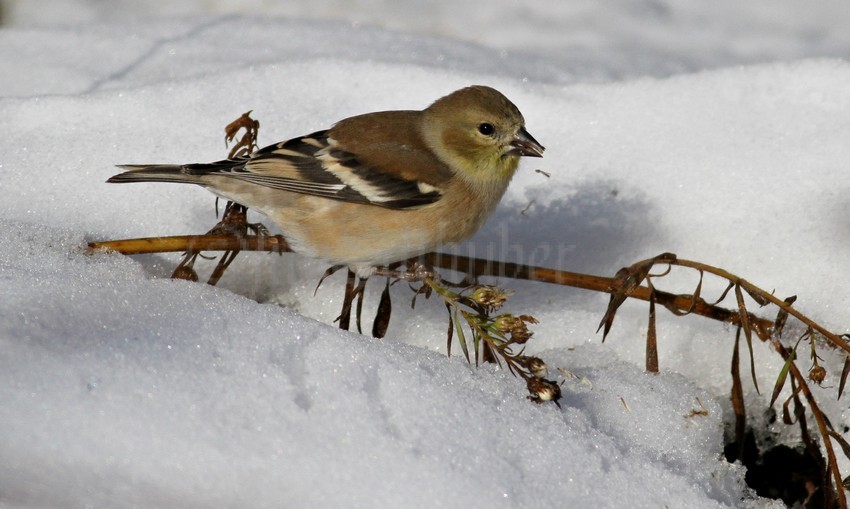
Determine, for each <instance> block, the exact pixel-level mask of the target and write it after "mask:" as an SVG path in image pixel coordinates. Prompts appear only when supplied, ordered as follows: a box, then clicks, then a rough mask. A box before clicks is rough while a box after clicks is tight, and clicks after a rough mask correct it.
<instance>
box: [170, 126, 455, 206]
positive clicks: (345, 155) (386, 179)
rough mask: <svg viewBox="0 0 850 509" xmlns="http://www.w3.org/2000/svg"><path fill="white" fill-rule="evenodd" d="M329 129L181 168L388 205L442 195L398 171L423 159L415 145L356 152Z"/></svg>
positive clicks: (417, 202) (420, 201) (417, 203)
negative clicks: (348, 148) (345, 145)
mask: <svg viewBox="0 0 850 509" xmlns="http://www.w3.org/2000/svg"><path fill="white" fill-rule="evenodd" d="M331 132H332V131H327V130H326V131H318V132H315V133H312V134H309V135H307V136H302V137H300V138H294V139H291V140H288V141H285V142H281V143H277V144H274V145H270V146H268V147H265V148H262V149H260V150H258V151H257V152H254V153H253V154H251V155H250V156H247V157H243V158H237V159H228V160H224V161H218V162H214V163H207V164H190V165H186V166H184V167H183V171H184V172H185V173H188V174H193V175H216V176H227V177H231V178H235V179H239V180H242V181H245V182H250V183H252V184H256V185H260V186H266V187H270V188H274V189H280V190H283V191H291V192H294V193H302V194H309V195H314V196H321V197H324V198H330V199H334V200H342V201H348V202H354V203H364V204H371V205H378V206H381V207H387V208H393V209H406V208H415V207H420V206H423V205H428V204H430V203H434V202H435V201H437V200H439V199H440V197H441V196H442V193H443V191H442V190H441V189H440V188H439V187H438V186H436V185H433V184H431V183H428V182H426V181H425V180H424V179H423V180H417V179H413V178H409V177H405V176H403V175H410V173H409V172H408V171H407V168H399V167H400V166H401V167H404V166H408V165H409V166H411V167H416V166H417V165H420V164H422V161H421V159H422V157H425V156H423V155H421V154H417V152H416V151H415V150H411V149H410V148H409V147H407V146H402V147H400V146H398V145H396V144H384V146H383V147H382V148H381V147H375V146H373V145H369V146H367V147H366V150H365V151H364V152H365V153H364V155H363V156H361V155H358V154H355V153H353V151H348V150H346V149H345V147H344V145H343V144H342V143H340V142H338V141H337V140H335V139H334V138H333V137H331V135H330V133H331ZM376 151H383V153H382V156H381V157H379V158H378V159H380V160H383V161H385V162H384V164H380V163H377V164H376V163H375V162H373V161H372V160H373V159H375V158H374V157H370V154H374V153H375V152H376ZM426 156H427V155H426ZM429 162H430V161H429Z"/></svg>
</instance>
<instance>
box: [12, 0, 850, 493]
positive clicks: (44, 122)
mask: <svg viewBox="0 0 850 509" xmlns="http://www.w3.org/2000/svg"><path fill="white" fill-rule="evenodd" d="M202 3H203V2H197V3H196V4H197V6H200V5H201V4H202ZM37 4H39V2H16V3H12V4H11V5H12V6H13V9H12V10H11V12H12V13H16V14H15V15H14V16H11V19H12V20H13V21H14V22H15V23H16V25H15V26H13V27H11V28H5V29H3V30H0V96H1V98H0V118H3V122H2V123H0V133H1V134H2V137H0V139H2V140H3V141H2V142H0V143H2V150H0V192H2V198H3V199H2V200H0V239H2V243H3V245H4V246H6V248H5V249H4V250H3V251H2V252H0V297H2V304H0V429H2V430H3V433H2V434H0V505H2V506H3V507H16V508H18V507H20V508H25V507H111V508H113V507H114V508H121V507H538V506H543V507H545V506H554V507H612V508H614V507H618V508H619V507H624V506H628V507H653V508H655V507H665V506H666V507H692V508H715V507H758V508H767V507H781V506H782V504H780V503H779V502H776V501H770V500H764V499H758V498H757V497H755V496H754V495H752V494H751V493H750V492H749V491H748V490H747V488H746V487H745V486H744V483H743V476H744V469H743V467H741V466H739V465H731V464H728V463H726V462H725V461H724V460H723V459H722V448H723V422H724V414H728V412H729V408H728V407H729V404H728V402H727V394H728V390H729V384H730V381H729V376H728V374H727V373H728V366H729V361H730V358H731V345H732V339H733V337H734V333H733V331H731V330H729V328H728V327H724V326H723V325H720V324H717V323H714V322H710V321H708V320H704V319H700V318H697V317H690V318H684V319H682V318H672V317H670V316H669V315H667V314H662V316H661V319H660V320H659V336H660V337H659V340H660V345H661V367H662V373H661V374H660V375H658V376H651V375H647V374H644V373H643V371H642V369H641V366H642V364H643V348H644V347H643V334H644V332H645V327H646V319H645V314H646V306H645V305H642V304H627V305H626V306H624V308H623V309H622V311H621V312H620V313H619V315H618V317H617V321H616V323H615V325H614V330H613V333H612V334H611V336H610V337H609V339H608V340H607V341H606V342H605V343H604V344H602V343H601V338H600V337H599V336H598V335H597V334H596V333H595V331H596V327H597V325H598V323H599V319H600V318H601V315H602V313H603V312H604V309H605V304H606V300H607V299H606V298H605V297H604V296H601V295H595V294H591V293H588V292H583V291H577V290H571V289H565V288H560V287H554V286H547V285H542V284H536V283H528V282H514V281H501V283H502V284H504V285H505V286H507V287H509V288H511V289H514V290H515V291H516V294H515V295H514V296H513V297H512V298H511V300H510V301H509V307H508V308H509V310H510V311H513V312H516V313H521V312H529V313H532V314H534V315H535V316H536V317H537V318H538V319H539V320H540V321H541V323H540V325H538V326H536V327H535V329H534V330H535V331H536V334H535V337H534V339H533V340H532V341H531V343H530V344H529V348H530V350H531V351H533V352H534V353H536V354H539V355H540V356H541V357H542V358H543V359H544V360H545V361H546V362H547V363H548V364H549V366H550V367H552V368H554V367H563V368H565V369H568V370H570V371H572V372H574V373H577V374H579V375H581V376H584V377H586V378H587V379H589V380H590V382H591V383H592V385H591V386H588V385H585V384H580V383H577V382H574V381H567V382H565V384H564V386H563V390H564V398H563V400H562V404H561V408H560V409H559V408H557V407H555V406H554V405H533V404H531V403H529V402H528V401H526V400H525V388H524V385H523V384H522V383H520V382H519V381H518V380H517V379H515V378H513V377H512V376H511V375H510V374H509V373H507V372H502V371H498V370H496V369H493V368H492V367H489V366H484V367H481V368H475V367H471V366H468V365H467V364H466V363H465V362H464V361H463V360H462V358H460V357H458V356H455V357H452V358H451V359H447V358H446V357H445V355H444V351H445V325H446V322H445V316H444V315H445V312H444V310H443V308H442V306H441V305H439V304H438V303H436V302H428V301H424V300H419V301H418V303H417V306H416V309H415V310H410V309H408V308H407V307H406V306H405V305H404V304H405V303H406V302H407V300H408V299H409V298H410V293H409V291H408V290H406V288H404V287H403V285H396V287H395V288H394V289H393V294H394V298H395V299H394V302H395V306H394V314H393V320H392V323H391V325H390V329H389V333H388V337H387V338H386V339H385V340H382V341H379V340H375V339H371V338H368V337H364V336H361V335H358V334H355V333H349V332H341V331H339V330H338V329H336V328H335V326H334V325H333V323H332V322H333V319H334V317H335V316H336V314H337V313H338V311H339V304H340V303H339V297H340V296H341V291H342V285H343V281H342V277H340V276H337V277H335V278H331V279H330V280H328V281H326V282H325V284H324V285H323V286H322V288H321V289H320V290H319V292H318V294H317V295H316V296H314V295H313V291H314V288H315V284H316V282H317V281H318V278H319V276H320V275H321V273H322V271H323V270H324V269H325V267H324V266H323V265H322V264H321V263H318V262H316V261H311V260H305V259H301V258H299V257H297V256H294V255H285V256H277V255H267V254H255V253H252V254H243V255H240V257H239V259H237V261H236V262H235V263H234V265H233V266H232V267H231V268H230V269H229V271H228V273H227V274H226V275H225V277H224V278H223V280H222V282H221V283H220V285H219V287H216V288H213V287H208V286H206V285H202V284H191V283H187V282H181V281H172V280H169V279H167V275H168V274H169V273H170V271H171V270H172V269H173V267H174V265H175V263H176V261H177V259H178V257H177V256H176V255H171V256H165V255H162V256H139V257H133V258H127V257H122V256H119V255H114V254H98V255H95V256H87V255H86V254H85V246H86V243H87V242H88V241H91V240H103V239H117V238H126V237H136V236H155V235H169V234H183V233H199V232H202V231H205V230H206V229H207V228H209V227H210V226H211V225H212V224H213V223H214V221H215V218H214V207H213V199H212V198H211V195H209V194H208V193H206V192H205V191H203V190H202V189H195V188H191V187H186V186H170V185H163V184H152V185H147V184H139V185H133V186H111V185H106V184H104V180H105V179H106V178H108V177H109V176H111V175H112V174H114V173H115V171H116V170H115V168H114V167H113V165H114V164H118V163H141V162H179V161H206V160H214V159H218V158H221V157H222V156H223V155H224V153H225V148H224V146H223V144H222V129H223V126H224V125H226V124H227V123H228V122H230V121H231V120H232V119H234V118H235V117H236V116H238V115H239V114H241V113H242V112H244V111H246V110H249V109H253V110H254V116H255V118H259V119H260V121H261V124H262V128H261V131H260V137H261V139H260V141H261V143H271V142H273V141H278V140H281V139H286V138H288V137H291V136H295V135H298V134H303V133H306V132H310V131H312V130H316V129H320V128H324V127H327V126H329V125H330V124H331V123H332V122H334V121H335V120H338V119H340V118H343V117H345V116H348V115H352V114H356V113H363V112H366V111H371V110H378V109H406V108H421V107H424V106H426V105H427V104H428V103H429V102H431V101H432V100H434V99H436V98H437V97H440V96H442V95H444V94H446V93H448V92H450V91H452V90H454V89H456V88H460V87H462V86H465V85H468V84H472V83H484V84H489V85H492V86H495V87H497V88H499V89H500V90H502V91H503V92H504V93H505V94H506V95H507V96H508V97H510V98H511V99H512V100H513V101H514V102H515V103H516V104H517V105H518V106H519V107H520V109H521V110H522V111H523V113H524V115H525V117H526V121H527V125H528V128H529V130H530V132H532V133H533V134H534V136H535V137H536V138H537V139H538V140H540V141H541V143H543V144H544V145H545V146H546V147H547V152H546V157H544V158H543V159H541V160H533V161H525V162H524V163H523V166H522V168H521V171H520V173H519V174H518V175H517V177H516V179H515V182H514V183H512V185H511V188H510V189H509V191H508V194H507V196H506V197H505V199H504V200H503V203H502V205H501V206H500V208H499V209H498V210H497V212H496V213H495V214H494V217H493V218H492V219H491V220H490V221H489V222H488V223H487V225H485V227H484V228H483V229H482V230H481V231H480V232H479V234H478V235H476V237H475V238H474V239H473V240H472V241H470V242H468V243H466V244H463V245H461V246H457V247H455V248H453V249H454V250H455V251H457V252H460V253H463V254H473V255H476V256H486V257H492V258H498V259H506V260H512V261H521V262H528V263H535V264H539V265H545V266H553V267H559V268H566V269H570V270H577V271H584V272H591V273H599V274H607V275H610V274H613V273H614V272H616V270H617V269H618V268H619V267H621V266H623V265H626V264H629V263H632V262H634V261H637V260H639V259H642V258H646V257H648V256H652V255H655V254H658V253H661V252H664V251H673V252H675V253H677V254H678V255H680V256H682V257H685V258H689V259H695V260H700V261H704V262H706V263H711V264H713V265H717V266H721V267H724V268H726V269H728V270H730V271H732V272H734V273H737V274H739V275H742V276H744V277H746V278H747V279H749V280H750V281H753V282H755V283H756V284H761V285H763V286H764V287H766V288H768V289H773V288H775V289H776V292H777V294H778V295H780V296H783V297H784V296H787V295H790V294H797V295H798V296H799V300H798V303H799V305H800V307H801V309H803V310H805V311H807V312H809V314H811V315H812V316H813V317H814V318H816V319H817V320H819V321H820V322H821V323H823V324H824V325H825V326H827V327H829V328H831V329H833V330H835V331H837V332H846V331H847V328H846V326H847V323H846V317H847V316H848V312H850V288H848V285H847V284H846V279H847V262H846V254H847V252H848V248H850V193H848V191H850V172H848V171H847V168H846V165H847V161H848V160H850V145H848V143H847V133H848V132H850V89H848V87H847V86H846V84H847V83H848V82H850V64H848V63H847V62H846V60H844V59H846V58H847V57H848V56H850V55H848V54H847V50H846V48H847V47H848V46H847V42H848V41H847V39H848V38H850V36H848V34H847V33H846V30H845V27H846V21H847V19H846V18H847V12H846V9H839V8H836V7H835V6H836V5H838V4H835V3H833V4H830V3H828V2H824V3H818V4H816V5H806V6H796V4H794V3H791V2H787V3H786V7H788V10H787V11H781V10H780V9H775V10H771V11H769V12H763V11H760V10H759V9H758V8H756V7H746V6H739V5H738V2H731V1H729V2H721V3H719V4H717V5H714V4H712V6H711V7H709V6H705V7H702V6H696V5H689V4H685V3H682V2H675V1H672V0H671V1H668V2H654V3H641V4H639V5H640V7H638V6H637V5H638V4H634V3H630V2H624V1H615V0H609V1H607V2H602V3H598V4H597V3H596V2H583V3H581V2H579V3H571V4H570V7H559V8H555V7H552V11H551V12H550V11H549V10H548V9H549V7H543V6H544V5H546V4H543V3H539V4H534V7H529V8H527V9H519V11H517V8H516V7H515V4H514V3H513V2H507V1H502V2H498V1H497V2H493V1H491V2H487V7H486V10H483V11H484V12H486V13H490V14H489V15H485V14H479V11H477V10H474V9H475V8H474V7H473V5H474V4H469V5H470V6H469V7H464V8H463V10H462V14H463V15H462V16H460V17H453V16H452V12H451V8H450V7H449V6H453V5H456V4H455V3H449V2H447V3H444V4H438V8H435V9H432V10H423V9H422V8H419V10H417V11H416V14H415V15H414V16H411V15H405V14H404V11H403V10H401V8H400V7H397V6H398V5H401V4H403V5H407V6H408V7H411V6H414V7H415V6H417V5H419V4H418V3H415V2H410V3H408V2H403V3H399V2H396V3H392V4H389V3H388V4H381V3H379V2H359V3H357V4H358V5H359V6H360V7H356V8H350V10H346V9H343V8H340V5H346V4H345V3H341V2H340V3H337V2H330V1H327V2H315V3H311V5H313V7H311V8H310V9H308V10H306V11H299V12H294V11H287V10H286V9H285V8H283V9H282V10H280V11H278V13H280V14H286V15H289V16H290V17H289V18H286V19H283V18H280V19H277V18H266V19H260V18H257V17H233V16H221V17H204V16H199V15H198V14H197V12H196V11H193V10H192V7H191V3H189V5H190V7H188V8H187V9H188V10H186V11H179V12H177V14H181V15H189V16H188V17H186V18H178V19H174V18H171V19H148V20H147V21H144V22H139V21H134V20H133V19H134V18H144V17H149V18H151V17H152V13H153V12H154V7H156V8H165V6H167V5H169V4H168V3H161V4H160V3H159V2H151V3H150V5H149V6H148V7H149V10H148V11H144V13H143V14H145V16H141V15H140V13H141V12H142V10H143V8H142V7H139V6H140V5H142V6H144V5H147V4H144V3H131V2H118V3H116V4H115V5H117V6H119V7H116V8H111V7H110V8H105V7H104V6H103V5H102V4H101V2H96V1H93V0H92V1H82V0H78V1H73V2H71V1H69V2H64V3H63V2H57V1H55V0H54V1H51V2H47V1H46V0H45V2H43V3H41V5H42V6H44V5H49V6H50V7H51V8H52V9H48V10H42V11H40V12H41V13H44V12H48V13H51V14H49V15H39V16H38V17H36V16H35V15H34V14H30V15H29V17H28V15H27V14H26V13H27V12H30V13H32V12H34V11H31V10H30V11H28V9H30V8H31V7H32V6H33V5H37ZM213 4H214V5H215V6H218V7H215V8H214V9H219V8H220V9H221V11H220V12H225V11H229V10H231V9H232V5H233V4H227V3H224V2H216V3H213ZM181 5H186V4H181ZM228 5H229V6H230V7H228ZM258 5H261V7H263V8H265V4H258ZM383 6H386V7H387V9H384V10H383V13H384V17H376V18H375V20H376V21H375V22H374V23H373V24H364V23H365V22H368V21H369V20H370V18H369V16H367V15H363V12H364V9H365V8H366V7H371V8H372V9H365V10H366V11H368V12H375V11H377V10H380V9H378V7H383ZM390 6H392V7H390ZM627 6H628V7H627ZM795 6H796V7H795ZM830 6H832V7H830ZM255 7H256V6H255ZM196 8H197V9H200V8H201V7H196ZM830 8H832V9H833V11H829V9H830ZM653 9H654V10H653ZM272 10H274V9H272ZM206 12H207V13H208V12H209V11H206ZM240 12H244V11H240ZM494 12H498V13H499V14H498V15H497V14H494ZM22 13H23V14H22ZM165 13H166V14H169V15H173V14H175V11H165ZM296 14H298V15H299V16H300V17H296ZM51 19H52V20H53V21H52V22H51ZM325 20H330V21H325ZM588 20H592V21H594V23H591V22H589V21H588ZM724 20H735V21H724ZM83 21H85V22H88V21H101V22H102V21H110V22H111V23H109V24H99V25H75V24H74V23H75V22H83ZM57 24H58V25H59V26H57ZM576 27H581V30H570V29H571V28H576ZM388 28H389V29H388ZM624 28H628V30H624ZM490 29H492V30H490ZM501 34H505V35H504V36H502V35H501ZM508 34H509V35H508ZM459 39H463V40H459ZM673 40H676V41H677V42H678V44H676V45H671V44H670V41H673ZM801 56H805V57H817V56H821V57H839V58H833V59H829V58H820V59H811V58H810V59H807V60H799V57H801ZM774 61H775V62H774ZM755 62H762V63H761V64H759V65H748V66H741V65H740V64H750V63H755ZM771 62H772V63H771ZM704 68H714V69H713V70H706V71H700V69H704ZM535 169H541V170H543V171H545V172H547V173H549V174H550V175H551V177H550V178H546V177H545V176H543V175H542V174H540V173H537V172H534V171H533V170H535ZM257 219H260V218H259V217H258V218H257ZM205 267H206V268H207V270H209V267H210V265H209V264H207V265H206V266H205ZM673 276H674V277H673V278H671V279H670V280H669V281H668V282H666V283H667V284H668V285H669V286H667V287H666V288H668V289H672V290H675V291H689V290H692V289H693V286H694V285H695V283H696V278H695V277H694V275H693V274H687V273H684V272H678V273H676V274H674V275H673ZM706 284H707V287H706V288H705V289H704V292H708V291H710V290H714V291H718V292H719V290H720V289H722V285H721V284H720V283H718V282H707V283H706ZM377 286H380V285H376V288H373V289H372V291H371V292H370V293H369V295H368V301H367V308H369V309H367V314H369V313H371V311H372V310H373V309H374V306H375V303H376V301H377V291H378V288H377ZM789 337H791V338H793V337H794V335H793V334H789ZM755 354H756V360H757V364H758V366H759V367H760V369H759V374H760V378H759V380H760V384H761V386H762V388H763V390H764V387H770V385H771V384H772V381H773V379H774V378H775V376H776V373H777V372H778V370H779V367H780V362H779V360H778V359H777V358H774V357H775V356H773V355H771V354H770V352H769V349H768V348H767V347H766V346H764V345H757V347H756V352H755ZM824 355H825V357H826V359H825V362H826V364H827V367H828V368H830V369H832V371H831V373H835V369H837V367H838V366H840V359H834V358H832V356H831V355H829V352H828V351H826V352H824ZM833 376H834V375H833ZM825 385H827V386H831V385H834V378H829V379H827V383H826V384H825ZM747 391H748V405H749V406H748V408H749V409H750V410H751V412H752V414H751V415H752V416H753V419H754V420H756V421H758V420H759V419H760V418H761V413H760V412H761V411H762V409H764V408H765V407H766V405H767V403H766V401H765V397H764V396H759V395H757V394H755V392H754V390H753V389H752V387H751V386H750V385H749V384H747ZM834 391H835V389H834V387H829V388H825V389H822V390H821V389H818V394H819V395H820V397H821V401H822V402H823V403H824V405H825V407H826V410H827V411H828V412H829V415H830V418H831V419H832V422H833V423H834V424H835V425H836V427H837V428H838V429H842V427H843V426H844V425H845V424H847V421H848V415H847V407H846V405H845V404H844V402H843V401H842V402H835V401H834ZM700 404H702V405H704V407H705V409H707V410H708V412H707V415H696V416H694V415H691V414H692V410H700ZM776 432H777V433H780V435H779V437H780V438H779V440H780V441H783V440H784V441H788V442H792V441H793V440H794V438H795V436H794V430H793V429H791V428H788V429H785V428H784V427H782V426H781V425H779V426H777V428H776ZM842 467H843V468H844V469H845V472H846V471H847V469H848V465H847V462H846V461H843V462H842Z"/></svg>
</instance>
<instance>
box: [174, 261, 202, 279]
mask: <svg viewBox="0 0 850 509" xmlns="http://www.w3.org/2000/svg"><path fill="white" fill-rule="evenodd" d="M171 279H185V280H187V281H193V282H195V283H197V282H198V273H197V272H195V269H193V268H192V267H189V266H185V265H181V266H179V267H177V268H176V269H174V273H172V274H171Z"/></svg>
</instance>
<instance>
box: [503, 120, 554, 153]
mask: <svg viewBox="0 0 850 509" xmlns="http://www.w3.org/2000/svg"><path fill="white" fill-rule="evenodd" d="M544 150H546V149H545V148H544V147H543V145H541V144H540V143H538V142H537V140H535V139H534V136H532V135H531V134H529V133H528V131H526V130H525V127H521V128H520V130H519V131H518V132H517V133H516V136H514V139H513V140H511V149H510V150H509V151H508V153H509V154H518V155H521V156H531V157H543V151H544Z"/></svg>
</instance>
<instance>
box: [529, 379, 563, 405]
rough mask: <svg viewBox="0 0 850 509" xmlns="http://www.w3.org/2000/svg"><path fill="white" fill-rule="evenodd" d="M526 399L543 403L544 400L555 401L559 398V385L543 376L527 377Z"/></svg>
mask: <svg viewBox="0 0 850 509" xmlns="http://www.w3.org/2000/svg"><path fill="white" fill-rule="evenodd" d="M527 384H528V392H529V396H528V399H530V400H531V401H534V402H535V403H543V402H545V401H554V402H555V403H557V402H558V400H559V399H561V387H560V386H559V385H558V384H556V383H555V382H553V381H551V380H546V379H545V378H529V379H528V382H527Z"/></svg>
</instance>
